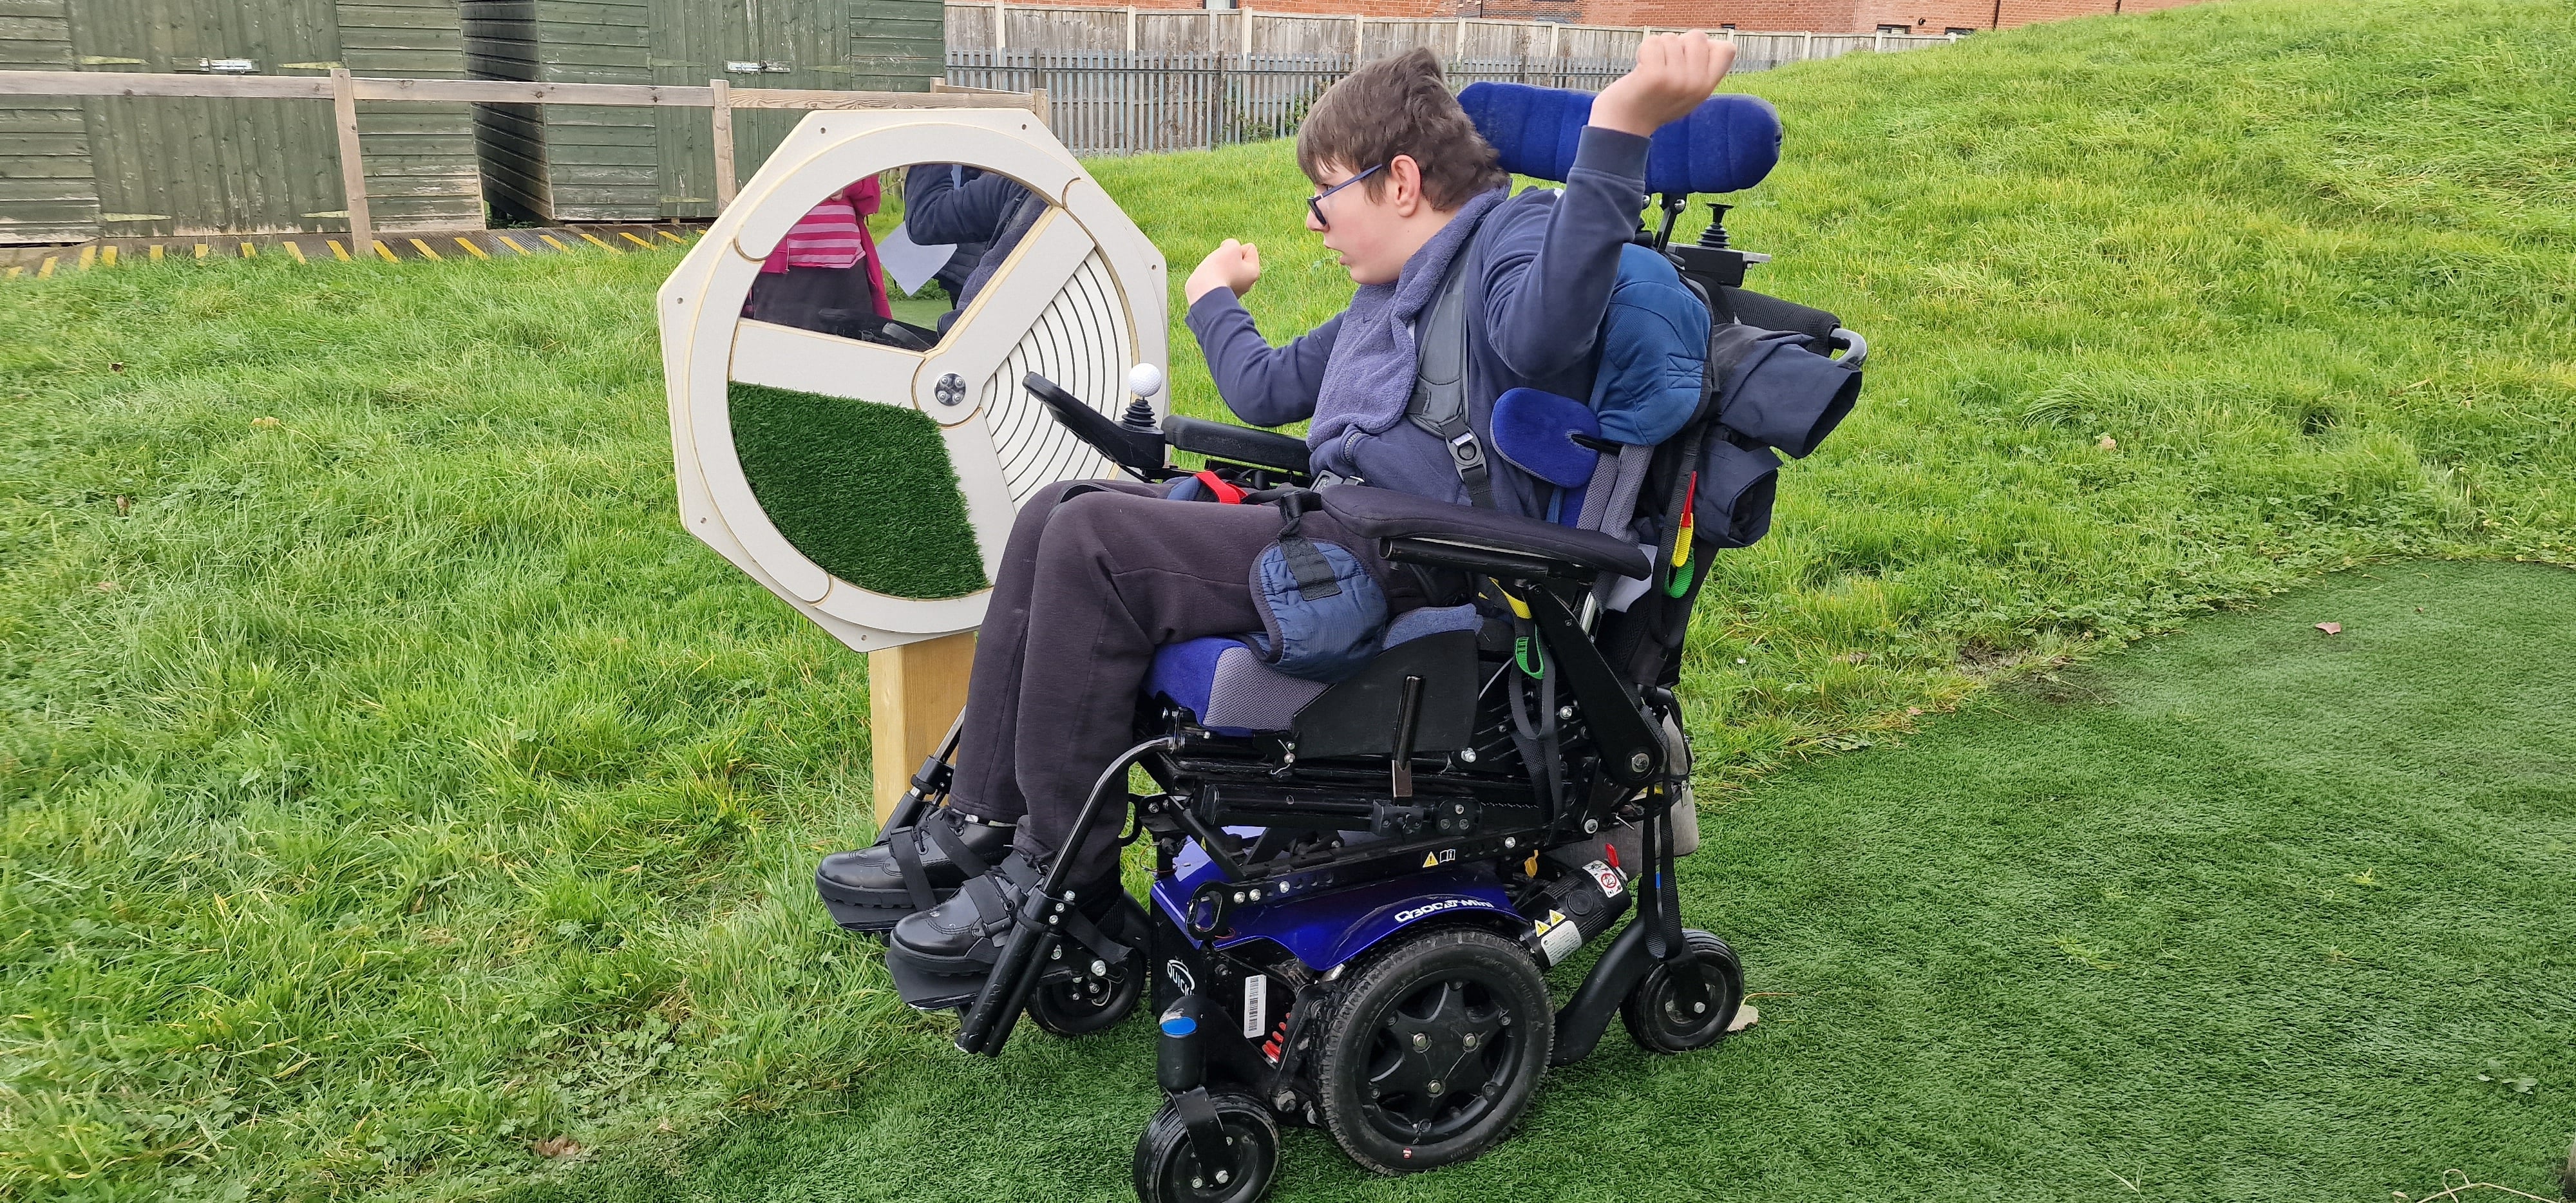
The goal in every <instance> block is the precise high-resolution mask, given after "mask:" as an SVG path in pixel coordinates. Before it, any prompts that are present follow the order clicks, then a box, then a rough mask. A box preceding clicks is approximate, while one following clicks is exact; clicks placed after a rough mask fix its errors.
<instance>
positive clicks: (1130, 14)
mask: <svg viewBox="0 0 2576 1203" xmlns="http://www.w3.org/2000/svg"><path fill="white" fill-rule="evenodd" d="M1127 53H1129V54H1134V53H1136V6H1135V5H1133V4H1130V5H1128V6H1127ZM1127 65H1128V66H1129V67H1131V68H1132V67H1134V66H1135V65H1136V64H1134V63H1129V64H1127Z"/></svg>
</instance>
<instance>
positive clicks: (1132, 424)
mask: <svg viewBox="0 0 2576 1203" xmlns="http://www.w3.org/2000/svg"><path fill="white" fill-rule="evenodd" d="M1161 391H1163V370H1162V369H1161V368H1158V367H1155V366H1154V365H1152V364H1150V363H1140V364H1137V365H1136V366H1135V367H1132V368H1129V369H1127V392H1128V394H1129V395H1128V398H1127V412H1126V414H1125V415H1124V416H1122V417H1120V418H1119V419H1118V424H1119V425H1121V426H1124V427H1126V428H1127V429H1129V430H1134V431H1150V430H1153V429H1154V403H1153V402H1152V401H1150V400H1148V399H1147V398H1150V397H1152V396H1153V395H1154V394H1156V393H1159V392H1161Z"/></svg>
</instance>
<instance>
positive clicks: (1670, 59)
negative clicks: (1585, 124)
mask: <svg viewBox="0 0 2576 1203" xmlns="http://www.w3.org/2000/svg"><path fill="white" fill-rule="evenodd" d="M1734 65H1735V43H1733V42H1721V41H1717V40H1714V39H1712V38H1710V37H1709V36H1708V35H1707V34H1704V33H1701V32H1699V31H1698V30H1692V31H1691V32H1689V33H1659V34H1656V35H1654V36H1653V37H1650V38H1647V39H1645V40H1644V41H1642V42H1639V43H1638V44H1637V66H1636V68H1635V69H1634V70H1631V71H1629V72H1628V73H1627V74H1626V75H1622V76H1620V77H1619V78H1618V79H1616V80H1613V81H1612V82H1611V84H1610V86H1609V87H1606V88H1603V89H1601V95H1599V96H1598V97H1595V98H1594V99H1593V101H1592V124H1594V125H1597V126H1600V127H1601V128H1603V129H1615V130H1619V131H1621V132H1623V133H1630V134H1636V135H1638V136H1640V137H1645V136H1651V135H1652V134H1653V133H1654V132H1655V131H1656V130H1657V129H1660V128H1662V127H1663V126H1664V125H1665V123H1667V122H1672V121H1678V120H1680V119H1681V118H1683V117H1685V116H1688V115H1689V113H1690V111H1691V110H1692V109H1695V108H1698V107H1699V102H1701V101H1703V100H1706V99H1708V95H1709V93H1711V92H1714V91H1716V90H1717V82H1718V81H1719V80H1722V79H1725V78H1726V72H1727V69H1728V68H1730V67H1733V66H1734Z"/></svg>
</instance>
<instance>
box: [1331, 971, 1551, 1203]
mask: <svg viewBox="0 0 2576 1203" xmlns="http://www.w3.org/2000/svg"><path fill="white" fill-rule="evenodd" d="M1391 943H1394V947H1393V948H1391V949H1390V950H1388V951H1386V952H1384V953H1382V954H1380V955H1379V956H1377V957H1376V958H1375V959H1374V960H1373V961H1372V962H1371V963H1370V964H1369V966H1368V967H1367V968H1366V969H1365V970H1363V971H1362V972H1361V973H1360V974H1359V975H1358V977H1357V978H1356V979H1355V980H1353V981H1352V982H1351V984H1350V986H1349V988H1348V989H1347V990H1346V991H1344V992H1343V994H1342V996H1341V998H1340V1000H1339V1002H1338V1003H1337V1004H1336V1006H1335V1009H1334V1012H1333V1015H1332V1017H1331V1019H1330V1020H1329V1021H1328V1023H1327V1024H1326V1026H1325V1028H1324V1039H1323V1050H1322V1055H1321V1056H1320V1057H1319V1058H1318V1060H1317V1066H1316V1077H1317V1079H1318V1084H1319V1086H1320V1088H1321V1093H1322V1095H1323V1102H1324V1126H1325V1127H1326V1128H1327V1129H1328V1130H1330V1131H1331V1132H1332V1134H1333V1140H1334V1141H1335V1142H1336V1143H1338V1144H1340V1145H1341V1146H1342V1151H1343V1152H1345V1153H1348V1154H1350V1156H1351V1159H1352V1160H1354V1161H1357V1162H1359V1163H1360V1164H1361V1165H1364V1166H1367V1167H1368V1168H1370V1169H1372V1170H1375V1171H1377V1172H1378V1173H1381V1174H1402V1173H1410V1172H1412V1171H1415V1170H1427V1169H1430V1168H1432V1167H1434V1166H1442V1165H1448V1164H1451V1163H1453V1162H1459V1161H1465V1160H1467V1159H1469V1158H1471V1157H1474V1156H1476V1155H1477V1154H1478V1153H1482V1152H1484V1151H1485V1149H1486V1148H1488V1147H1489V1146H1491V1145H1492V1144H1493V1143H1494V1142H1495V1141H1497V1140H1500V1139H1502V1136H1503V1134H1504V1133H1505V1132H1507V1131H1509V1130H1510V1128H1511V1126H1512V1124H1513V1122H1514V1121H1516V1120H1518V1119H1519V1118H1520V1115H1521V1112H1522V1110H1523V1109H1525V1108H1526V1107H1528V1106H1529V1101H1530V1095H1531V1093H1532V1091H1534V1090H1535V1089H1536V1088H1537V1086H1538V1080H1539V1076H1540V1075H1541V1074H1543V1073H1545V1072H1546V1070H1547V1058H1548V1052H1549V1046H1550V1044H1551V1042H1552V1040H1553V1037H1554V1035H1555V1028H1554V1026H1553V1019H1554V1016H1553V1013H1552V1012H1551V1011H1550V1009H1549V1004H1548V997H1547V983H1546V981H1545V980H1543V979H1541V978H1540V977H1539V972H1538V966H1537V964H1536V963H1535V962H1533V961H1532V960H1531V959H1530V955H1529V953H1527V952H1525V951H1523V950H1522V949H1521V947H1520V946H1519V945H1517V944H1515V943H1513V942H1512V941H1509V940H1506V939H1503V938H1502V937H1500V936H1497V935H1495V934H1493V933H1492V932H1488V931H1483V930H1479V929H1474V928H1455V927H1453V928H1435V929H1433V930H1430V931H1427V932H1422V933H1420V934H1419V935H1416V936H1414V937H1413V938H1410V939H1406V940H1402V941H1400V942H1391Z"/></svg>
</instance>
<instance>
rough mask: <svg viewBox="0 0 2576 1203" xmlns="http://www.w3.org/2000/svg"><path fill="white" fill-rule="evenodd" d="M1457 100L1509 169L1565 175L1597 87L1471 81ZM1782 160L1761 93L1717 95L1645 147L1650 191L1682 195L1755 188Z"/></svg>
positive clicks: (1772, 114)
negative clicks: (1588, 89)
mask: <svg viewBox="0 0 2576 1203" xmlns="http://www.w3.org/2000/svg"><path fill="white" fill-rule="evenodd" d="M1458 104H1459V105H1460V106H1461V107H1463V108H1465V109H1466V110H1467V120H1469V121H1472V122H1474V123H1475V125H1476V132H1477V133H1480V134H1483V135H1484V136H1485V141H1486V142H1488V143H1491V144H1492V145H1493V148H1494V149H1495V150H1496V151H1498V152H1500V153H1501V155H1502V161H1503V170H1505V171H1508V172H1511V173H1513V174H1515V175H1526V176H1532V177H1535V178H1537V179H1542V180H1555V181H1558V182H1563V181H1564V179H1565V176H1566V173H1567V172H1569V171H1571V170H1573V168H1574V146H1575V142H1576V140H1577V139H1578V138H1580V137H1581V136H1582V134H1583V124H1584V122H1586V121H1588V120H1590V119H1591V117H1592V94H1591V93H1589V92H1573V91H1567V90H1566V89H1563V88H1540V87H1534V86H1531V85H1529V84H1499V83H1490V82H1488V83H1473V84H1469V85H1467V87H1466V89H1465V90H1464V91H1461V92H1460V93H1458ZM1779 162H1780V111H1779V110H1778V109H1774V108H1772V107H1771V102H1769V101H1767V100H1764V99H1762V98H1761V97H1758V96H1745V95H1741V94H1739V93H1732V92H1730V93H1728V94H1726V95H1723V96H1711V97H1709V98H1708V99H1707V100H1706V101H1704V102H1702V103H1701V105H1700V106H1699V107H1698V108H1696V109H1693V110H1691V114H1690V115H1689V116H1687V117H1684V118H1682V119H1681V120H1679V121H1675V122H1673V123H1671V124H1669V125H1666V126H1665V127H1663V128H1662V129H1659V130H1656V131H1655V137H1654V141H1653V144H1652V145H1651V146H1650V147H1649V148H1648V149H1647V151H1646V191H1647V192H1649V193H1656V192H1666V193H1671V194H1673V195H1676V196H1679V195H1682V194H1684V193H1691V192H1734V191H1736V190H1738V189H1741V188H1750V187H1752V186H1754V185H1755V184H1759V183H1761V182H1762V177H1764V176H1766V175H1769V174H1771V168H1772V167H1773V166H1775V165H1777V164H1778V163H1779Z"/></svg>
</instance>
